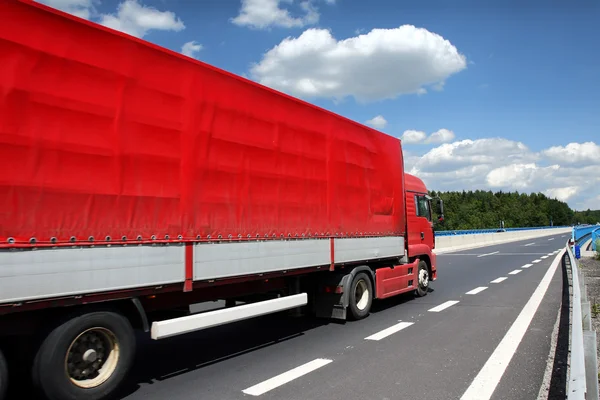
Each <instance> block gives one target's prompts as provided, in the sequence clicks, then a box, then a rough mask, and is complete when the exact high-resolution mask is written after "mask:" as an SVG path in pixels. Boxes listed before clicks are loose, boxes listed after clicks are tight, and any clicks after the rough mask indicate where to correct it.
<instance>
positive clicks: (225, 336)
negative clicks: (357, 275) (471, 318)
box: [117, 288, 433, 398]
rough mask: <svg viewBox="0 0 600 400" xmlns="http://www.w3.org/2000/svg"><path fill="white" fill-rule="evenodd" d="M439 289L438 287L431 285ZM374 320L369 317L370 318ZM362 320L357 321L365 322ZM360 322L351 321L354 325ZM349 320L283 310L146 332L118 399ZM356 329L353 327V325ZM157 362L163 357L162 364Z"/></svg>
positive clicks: (384, 304) (387, 308)
mask: <svg viewBox="0 0 600 400" xmlns="http://www.w3.org/2000/svg"><path fill="white" fill-rule="evenodd" d="M429 292H430V293H431V292H433V289H431V288H430V289H429ZM414 300H415V296H414V294H412V293H405V294H403V295H399V296H394V297H391V298H389V299H384V300H378V301H375V302H374V303H373V306H372V309H371V311H372V313H373V314H378V313H386V312H393V308H394V307H397V306H399V305H401V304H403V303H407V302H410V301H414ZM367 319H368V318H367ZM361 322H362V321H357V323H361ZM353 323H356V322H350V323H349V324H353ZM329 324H340V325H343V324H346V322H345V321H335V320H327V319H318V318H315V317H310V316H302V317H291V316H289V315H288V314H287V313H285V312H284V313H279V314H274V315H270V316H265V317H259V318H255V319H251V320H246V321H241V322H237V323H232V324H228V325H223V326H220V327H215V328H211V329H207V330H204V331H200V332H196V333H190V334H187V335H182V336H178V337H174V338H170V339H164V340H161V341H153V340H152V339H150V338H149V335H148V334H144V333H140V334H139V337H138V346H139V351H138V352H137V354H138V357H137V359H136V362H135V365H134V367H133V370H132V372H131V374H130V376H129V379H128V381H127V382H126V383H125V385H124V387H123V389H122V391H121V393H120V395H119V396H118V397H117V398H124V397H127V396H130V395H132V394H134V393H135V392H137V391H138V390H139V389H140V388H141V385H152V384H157V383H159V382H162V381H165V380H168V379H172V378H174V377H176V376H179V375H183V374H187V373H189V372H192V371H195V370H198V369H201V368H205V367H208V366H211V365H213V364H217V363H220V362H223V361H226V360H229V359H233V358H236V357H239V356H242V355H245V354H248V353H251V352H253V351H257V350H260V349H263V348H267V347H269V346H273V345H275V344H278V343H282V342H285V341H289V340H293V339H296V338H299V337H301V336H303V335H304V334H305V333H306V332H308V331H310V330H312V329H318V328H320V327H324V326H326V325H329ZM347 328H348V329H351V326H348V327H347ZM157 360H160V361H159V362H157Z"/></svg>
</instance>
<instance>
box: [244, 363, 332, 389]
mask: <svg viewBox="0 0 600 400" xmlns="http://www.w3.org/2000/svg"><path fill="white" fill-rule="evenodd" d="M332 361H333V360H327V359H325V358H317V359H316V360H312V361H311V362H308V363H306V364H303V365H301V366H299V367H296V368H294V369H291V370H289V371H287V372H284V373H283V374H280V375H277V376H275V377H273V378H271V379H267V380H266V381H264V382H261V383H259V384H258V385H254V386H252V387H249V388H248V389H245V390H242V392H244V393H245V394H249V395H250V396H260V395H261V394H264V393H267V392H269V391H271V390H273V389H275V388H278V387H279V386H281V385H285V384H286V383H288V382H291V381H293V380H294V379H298V378H300V377H301V376H303V375H306V374H308V373H310V372H313V371H315V370H317V369H319V368H321V367H324V366H325V365H327V364H329V363H330V362H332Z"/></svg>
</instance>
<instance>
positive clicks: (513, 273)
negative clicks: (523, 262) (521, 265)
mask: <svg viewBox="0 0 600 400" xmlns="http://www.w3.org/2000/svg"><path fill="white" fill-rule="evenodd" d="M521 271H523V270H522V269H515V270H514V271H510V272H509V273H508V274H509V275H516V274H518V273H519V272H521Z"/></svg>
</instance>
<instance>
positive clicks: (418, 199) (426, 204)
mask: <svg viewBox="0 0 600 400" xmlns="http://www.w3.org/2000/svg"><path fill="white" fill-rule="evenodd" d="M404 184H405V191H406V224H407V227H406V232H407V238H408V240H407V247H408V249H407V250H408V257H409V259H410V260H414V259H416V258H419V259H421V260H423V261H425V262H426V263H427V265H428V267H429V279H430V280H432V281H435V280H436V279H437V268H436V265H437V263H436V256H435V253H434V252H433V249H434V248H435V233H434V228H433V213H432V209H431V200H432V198H431V196H429V195H428V194H427V187H426V186H425V184H424V183H423V181H422V180H421V179H419V178H417V177H416V176H414V175H410V174H405V175H404ZM442 207H443V206H442V203H441V199H440V208H442Z"/></svg>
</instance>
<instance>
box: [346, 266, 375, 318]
mask: <svg viewBox="0 0 600 400" xmlns="http://www.w3.org/2000/svg"><path fill="white" fill-rule="evenodd" d="M349 297H350V298H349V299H348V300H349V302H348V303H349V304H348V306H349V307H350V316H351V317H352V319H353V320H359V319H363V318H364V317H366V316H367V315H369V311H371V304H372V303H373V285H372V284H371V279H369V277H368V276H367V274H366V273H364V272H359V273H358V274H356V276H354V279H352V284H351V285H350V293H349Z"/></svg>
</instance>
